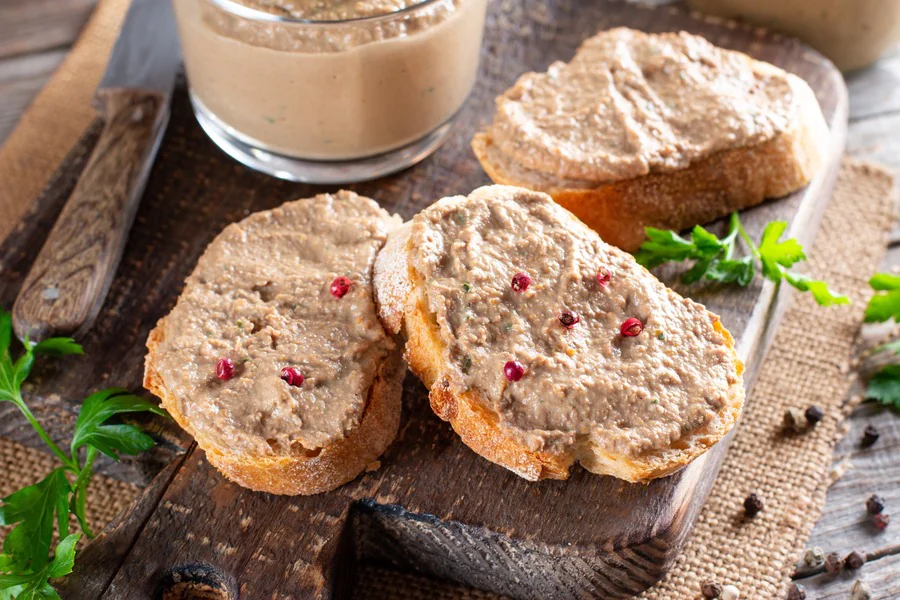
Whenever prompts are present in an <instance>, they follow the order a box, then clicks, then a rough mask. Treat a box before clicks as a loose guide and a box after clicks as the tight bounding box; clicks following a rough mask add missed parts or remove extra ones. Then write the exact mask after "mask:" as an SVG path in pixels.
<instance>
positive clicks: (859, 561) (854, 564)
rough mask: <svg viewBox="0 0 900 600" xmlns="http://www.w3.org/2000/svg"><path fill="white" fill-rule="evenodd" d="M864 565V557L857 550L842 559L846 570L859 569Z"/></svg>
mask: <svg viewBox="0 0 900 600" xmlns="http://www.w3.org/2000/svg"><path fill="white" fill-rule="evenodd" d="M864 564H866V555H865V554H863V553H862V552H859V551H858V550H854V551H853V552H851V553H850V554H848V555H847V558H845V559H844V565H845V566H846V567H847V568H848V569H859V568H860V567H862V566H863V565H864Z"/></svg>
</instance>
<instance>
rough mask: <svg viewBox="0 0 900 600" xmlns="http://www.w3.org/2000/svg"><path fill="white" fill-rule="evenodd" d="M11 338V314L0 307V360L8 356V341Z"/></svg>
mask: <svg viewBox="0 0 900 600" xmlns="http://www.w3.org/2000/svg"><path fill="white" fill-rule="evenodd" d="M11 339H12V315H11V314H9V313H8V312H6V311H5V310H3V309H0V360H7V359H8V356H9V342H10V340H11Z"/></svg>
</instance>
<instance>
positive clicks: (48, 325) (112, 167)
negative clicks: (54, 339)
mask: <svg viewBox="0 0 900 600" xmlns="http://www.w3.org/2000/svg"><path fill="white" fill-rule="evenodd" d="M97 103H98V106H99V108H100V115H101V117H100V118H101V119H102V120H103V123H104V127H103V130H102V131H101V132H100V137H99V139H98V140H97V142H96V144H95V146H94V151H93V154H91V157H90V159H89V160H88V162H87V164H86V165H85V167H84V170H83V171H82V172H81V176H80V177H79V179H78V183H77V184H76V185H75V189H74V190H73V191H72V195H71V196H70V197H69V199H68V200H67V201H66V204H65V206H64V207H63V210H62V212H61V213H60V215H59V217H58V218H57V220H56V224H55V225H54V227H53V229H52V230H51V231H50V234H49V235H48V236H47V240H46V241H45V242H44V245H43V248H41V251H40V253H39V254H38V256H37V259H35V261H34V264H33V265H32V267H31V270H30V271H29V273H28V276H27V277H26V278H25V281H24V283H23V284H22V286H21V288H20V289H19V295H18V297H17V298H16V301H15V304H14V305H13V310H12V318H13V327H14V328H15V331H16V335H17V336H18V337H19V339H25V338H28V339H30V340H32V341H40V340H43V339H44V338H47V337H51V336H60V335H62V336H79V337H80V336H81V334H83V333H85V332H86V331H87V330H88V329H89V328H90V327H91V325H93V322H94V319H95V318H96V317H97V314H98V313H99V312H100V307H101V306H102V304H103V300H104V298H105V297H106V292H107V290H108V289H109V286H110V284H111V283H112V278H113V276H114V275H115V272H116V269H117V268H118V266H119V260H120V259H121V257H122V253H123V252H124V250H125V242H126V241H127V239H128V232H129V231H130V230H131V224H132V221H134V215H135V213H136V212H137V208H138V204H139V203H140V200H141V195H142V193H143V189H144V182H145V181H146V179H147V175H148V174H149V172H150V167H151V164H150V157H151V156H152V154H153V152H154V151H155V150H156V146H157V144H158V143H159V139H160V132H161V129H162V128H163V127H164V125H165V123H166V122H167V121H168V116H169V108H168V105H167V98H165V97H164V96H163V95H162V94H159V93H156V92H149V91H136V90H126V89H106V90H102V91H100V92H98V95H97Z"/></svg>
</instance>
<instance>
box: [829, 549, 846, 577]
mask: <svg viewBox="0 0 900 600" xmlns="http://www.w3.org/2000/svg"><path fill="white" fill-rule="evenodd" d="M843 568H844V563H843V562H841V557H840V556H838V553H837V552H829V553H828V554H826V555H825V570H826V571H828V572H829V573H831V574H832V575H834V574H836V573H840V572H841V569H843Z"/></svg>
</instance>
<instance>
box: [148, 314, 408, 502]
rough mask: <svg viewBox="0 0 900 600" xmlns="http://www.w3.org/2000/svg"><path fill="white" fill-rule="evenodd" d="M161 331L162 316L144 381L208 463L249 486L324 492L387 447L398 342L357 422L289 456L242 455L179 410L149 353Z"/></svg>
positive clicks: (396, 408) (396, 392)
mask: <svg viewBox="0 0 900 600" xmlns="http://www.w3.org/2000/svg"><path fill="white" fill-rule="evenodd" d="M164 336H165V328H164V326H163V323H162V321H161V322H160V324H158V325H157V326H156V328H155V329H154V330H153V331H152V332H151V333H150V336H149V338H148V339H147V349H148V350H149V352H148V354H147V359H146V369H145V372H144V387H146V388H147V389H148V390H150V392H152V393H153V394H155V395H157V396H159V398H160V399H161V400H162V405H163V408H165V409H166V410H167V411H168V412H169V414H170V415H172V418H174V419H175V421H176V422H177V423H178V424H179V425H180V426H181V427H182V428H183V429H184V430H185V431H187V432H188V433H189V434H191V435H192V436H193V437H194V439H195V440H196V441H197V445H198V446H200V448H202V449H204V450H205V451H206V458H207V459H208V460H209V462H210V464H212V465H213V466H214V467H216V468H217V469H218V470H219V471H221V472H222V474H224V475H225V476H226V477H227V478H228V479H230V480H231V481H234V482H235V483H237V484H238V485H241V486H243V487H246V488H250V489H251V490H256V491H259V492H269V493H270V494H289V495H308V494H318V493H321V492H327V491H329V490H333V489H334V488H336V487H338V486H340V485H342V484H344V483H347V482H348V481H350V480H351V479H353V478H354V477H356V476H357V475H359V474H360V473H362V472H363V470H365V468H366V466H368V465H369V464H370V463H372V462H373V461H374V460H375V459H377V458H378V457H379V456H381V454H382V453H383V452H384V451H385V450H386V449H387V447H388V446H389V445H390V443H391V442H392V441H393V440H394V437H395V436H396V435H397V429H398V427H399V426H400V408H401V395H402V391H403V390H402V384H403V375H404V373H405V372H406V369H405V367H404V365H403V362H402V360H401V353H400V350H399V348H398V349H397V350H396V351H394V352H393V353H392V354H391V355H390V356H389V357H388V358H387V359H386V360H385V361H384V362H383V363H382V365H381V368H380V370H379V371H378V373H377V374H376V376H375V380H374V382H373V383H372V387H371V388H370V390H369V398H368V401H367V404H366V408H365V410H364V412H363V415H362V418H361V420H360V422H359V425H358V426H357V427H356V428H355V429H354V430H353V431H351V432H350V434H349V435H347V436H346V437H344V438H342V439H341V440H339V441H337V442H335V443H333V444H331V445H329V446H326V447H324V448H321V449H319V450H316V451H309V450H307V449H305V448H302V447H297V448H292V449H291V454H290V455H289V456H266V457H260V456H248V455H245V454H238V453H229V452H227V451H225V450H224V449H222V448H220V447H218V446H217V445H216V444H214V443H213V442H212V441H211V440H210V439H209V438H207V437H206V435H205V432H204V431H202V430H197V429H196V428H194V427H193V426H192V424H191V422H190V420H189V419H187V418H186V417H185V416H184V414H183V413H182V412H181V410H180V404H181V402H180V400H179V399H178V398H176V397H175V396H173V395H172V394H171V393H170V392H169V391H168V390H167V389H166V386H165V382H164V380H163V378H162V376H161V375H160V373H159V372H158V371H157V368H156V361H155V356H156V354H157V349H158V347H159V345H160V344H161V343H162V341H163V339H164Z"/></svg>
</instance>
